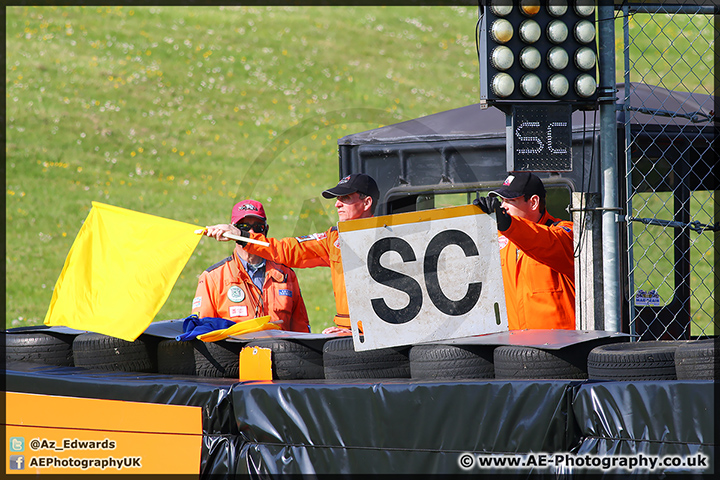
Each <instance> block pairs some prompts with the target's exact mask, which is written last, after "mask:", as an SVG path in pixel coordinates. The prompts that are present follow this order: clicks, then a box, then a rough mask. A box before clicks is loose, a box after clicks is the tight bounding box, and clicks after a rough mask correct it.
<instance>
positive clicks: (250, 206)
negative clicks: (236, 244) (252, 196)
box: [230, 200, 267, 225]
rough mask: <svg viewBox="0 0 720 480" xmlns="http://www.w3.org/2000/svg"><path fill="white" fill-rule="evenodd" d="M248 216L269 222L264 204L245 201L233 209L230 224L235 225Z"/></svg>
mask: <svg viewBox="0 0 720 480" xmlns="http://www.w3.org/2000/svg"><path fill="white" fill-rule="evenodd" d="M247 216H252V217H257V218H260V219H262V220H267V217H266V216H265V209H264V208H263V206H262V203H260V202H258V201H255V200H243V201H242V202H238V203H236V204H235V206H234V207H233V209H232V217H231V220H230V222H231V223H232V224H233V225H234V224H236V223H237V222H239V221H240V220H242V219H243V218H245V217H247Z"/></svg>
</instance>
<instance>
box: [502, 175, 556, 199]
mask: <svg viewBox="0 0 720 480" xmlns="http://www.w3.org/2000/svg"><path fill="white" fill-rule="evenodd" d="M489 195H497V196H498V197H502V198H507V199H511V198H518V197H523V196H529V197H531V196H533V195H537V196H539V197H540V198H544V197H545V185H543V183H542V180H540V177H538V176H537V175H535V174H534V173H530V172H511V173H510V174H509V175H508V177H507V178H506V179H505V181H504V182H503V184H502V187H500V188H498V189H497V190H493V191H492V192H490V193H489Z"/></svg>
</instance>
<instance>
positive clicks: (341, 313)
mask: <svg viewBox="0 0 720 480" xmlns="http://www.w3.org/2000/svg"><path fill="white" fill-rule="evenodd" d="M322 195H323V197H325V198H335V208H337V211H338V217H339V219H340V221H341V222H344V221H346V220H355V219H358V218H369V217H372V216H373V213H374V211H375V206H376V205H377V202H378V199H379V197H380V192H379V190H378V187H377V184H376V183H375V180H373V178H372V177H370V176H369V175H365V174H364V173H353V174H351V175H348V176H347V177H345V178H343V179H341V180H340V181H339V182H338V184H337V185H336V186H335V187H333V188H330V189H328V190H325V191H324V192H322ZM225 232H229V233H233V234H235V235H243V236H249V237H250V238H252V239H254V240H261V241H263V242H268V243H269V244H270V246H268V247H265V246H261V245H256V244H253V243H248V244H247V245H245V246H244V248H245V250H247V251H248V252H250V253H252V254H254V255H258V256H260V257H263V258H267V259H270V260H273V261H275V262H278V263H282V264H283V265H287V266H288V267H292V268H310V267H330V276H331V278H332V284H333V293H334V295H335V308H336V309H337V313H336V314H335V318H334V321H335V325H336V326H333V327H329V328H326V329H325V330H323V333H350V314H349V309H348V301H347V293H346V290H345V274H344V272H343V268H342V258H341V256H340V239H339V235H338V229H337V226H334V227H332V228H330V229H329V230H327V231H325V232H320V233H314V234H312V235H304V236H302V237H289V238H283V239H282V240H277V239H275V238H266V237H265V235H263V234H260V233H255V232H247V233H242V232H240V231H239V230H238V229H236V228H234V227H233V226H232V225H215V226H212V227H208V228H207V230H206V232H205V235H207V236H209V237H215V238H216V239H217V240H220V241H227V240H228V239H227V238H226V237H223V233H225Z"/></svg>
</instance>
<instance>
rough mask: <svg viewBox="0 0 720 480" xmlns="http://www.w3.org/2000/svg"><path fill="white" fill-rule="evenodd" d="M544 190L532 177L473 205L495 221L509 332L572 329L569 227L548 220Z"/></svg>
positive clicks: (518, 177)
mask: <svg viewBox="0 0 720 480" xmlns="http://www.w3.org/2000/svg"><path fill="white" fill-rule="evenodd" d="M545 197H546V195H545V186H544V185H543V183H542V180H540V178H539V177H538V176H537V175H535V174H533V173H530V172H515V173H510V174H509V175H508V177H507V178H506V179H505V181H504V182H503V185H502V186H501V187H500V188H498V189H496V190H494V191H492V192H490V193H489V195H488V196H487V197H481V198H478V199H476V200H475V201H474V202H473V203H474V204H475V205H477V206H478V207H480V208H481V209H482V210H483V211H484V212H485V213H493V212H494V213H495V214H496V217H497V228H498V233H499V236H498V241H499V243H500V259H501V264H502V275H503V284H504V288H505V303H506V305H507V312H508V327H509V329H510V330H522V329H541V328H542V329H552V328H554V329H565V330H574V329H575V266H574V256H573V223H572V222H567V221H562V220H560V219H558V218H555V217H553V216H551V215H550V213H549V212H548V211H547V210H546V206H545Z"/></svg>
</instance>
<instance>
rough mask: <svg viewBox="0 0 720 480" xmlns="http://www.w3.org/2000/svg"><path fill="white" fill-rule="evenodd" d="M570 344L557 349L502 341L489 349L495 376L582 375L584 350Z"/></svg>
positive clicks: (512, 378)
mask: <svg viewBox="0 0 720 480" xmlns="http://www.w3.org/2000/svg"><path fill="white" fill-rule="evenodd" d="M578 346H579V345H573V346H570V347H565V348H561V349H559V350H542V349H539V348H533V347H520V346H516V345H503V346H500V347H497V348H496V349H495V351H494V352H493V360H494V363H495V378H498V379H505V380H530V379H585V378H587V366H586V361H587V351H586V350H584V349H582V348H572V347H578Z"/></svg>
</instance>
